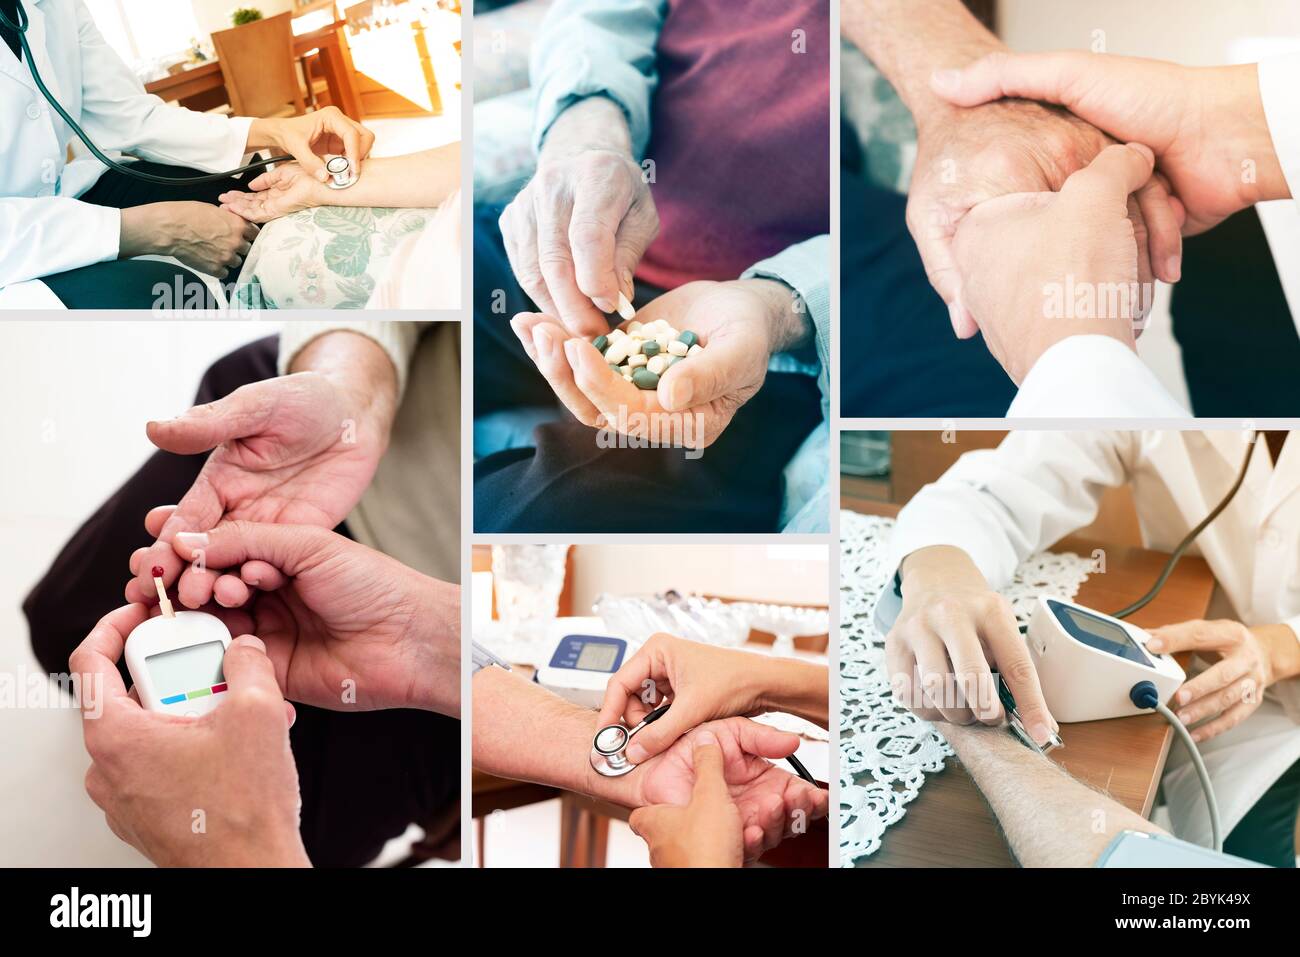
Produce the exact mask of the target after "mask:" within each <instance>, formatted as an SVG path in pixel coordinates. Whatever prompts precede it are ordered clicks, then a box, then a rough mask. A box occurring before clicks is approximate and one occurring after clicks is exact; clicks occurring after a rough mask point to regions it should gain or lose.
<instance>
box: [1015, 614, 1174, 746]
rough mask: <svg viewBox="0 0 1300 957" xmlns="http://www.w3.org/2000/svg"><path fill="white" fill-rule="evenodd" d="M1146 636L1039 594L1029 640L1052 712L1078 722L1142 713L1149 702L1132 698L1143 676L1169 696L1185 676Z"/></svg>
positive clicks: (1160, 694)
mask: <svg viewBox="0 0 1300 957" xmlns="http://www.w3.org/2000/svg"><path fill="white" fill-rule="evenodd" d="M1147 639H1148V635H1147V633H1146V632H1145V631H1143V630H1142V629H1141V628H1138V627H1137V626H1135V625H1130V624H1128V623H1127V622H1125V621H1121V620H1120V619H1118V618H1114V617H1112V616H1110V615H1104V614H1102V613H1101V612H1097V611H1093V610H1092V609H1090V608H1085V607H1084V606H1083V605H1079V604H1076V603H1075V602H1072V601H1066V600H1065V599H1062V598H1049V597H1047V596H1045V595H1040V596H1039V597H1038V601H1037V602H1036V603H1035V605H1034V610H1033V612H1032V613H1031V614H1030V617H1029V630H1028V631H1027V632H1026V634H1025V640H1026V643H1027V644H1028V645H1029V654H1030V656H1031V657H1032V658H1033V660H1034V668H1035V670H1036V671H1037V672H1038V683H1039V684H1040V685H1041V686H1042V689H1043V699H1044V700H1045V701H1046V702H1047V707H1048V709H1049V710H1050V711H1051V712H1052V716H1053V717H1055V718H1056V719H1057V720H1058V721H1066V722H1074V721H1100V720H1103V719H1105V718H1122V717H1126V716H1128V715H1133V714H1143V713H1144V712H1147V711H1150V710H1151V706H1149V705H1148V706H1146V707H1139V706H1138V704H1136V703H1135V702H1134V699H1133V689H1134V687H1135V686H1137V685H1140V684H1141V683H1142V682H1150V683H1151V684H1152V685H1154V686H1155V692H1156V696H1157V698H1158V700H1159V701H1160V702H1161V703H1164V702H1167V701H1168V700H1169V699H1170V698H1171V697H1173V694H1174V692H1175V691H1177V690H1178V687H1179V686H1180V685H1181V684H1182V683H1183V681H1184V680H1185V679H1186V677H1187V676H1186V675H1185V674H1184V673H1183V669H1182V668H1181V667H1179V665H1178V662H1176V661H1175V660H1174V659H1173V658H1172V657H1171V656H1170V655H1167V654H1164V655H1161V654H1156V653H1155V652H1152V651H1150V650H1149V649H1148V648H1147V647H1146V645H1147Z"/></svg>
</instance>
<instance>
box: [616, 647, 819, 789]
mask: <svg viewBox="0 0 1300 957" xmlns="http://www.w3.org/2000/svg"><path fill="white" fill-rule="evenodd" d="M827 686H828V675H827V672H826V669H825V668H824V667H821V666H819V665H815V664H810V663H809V662H806V661H797V660H794V659H791V658H776V657H772V656H769V655H759V654H754V653H752V652H747V651H738V650H736V649H734V648H719V647H717V646H716V645H707V644H704V643H702V642H698V641H688V640H686V639H685V638H675V637H673V636H672V635H665V634H657V635H653V636H651V638H650V640H649V641H647V642H646V643H645V644H644V645H642V646H641V648H640V649H639V650H638V651H637V653H636V654H634V655H633V656H632V657H631V658H629V659H628V660H627V661H625V662H624V663H623V666H622V667H621V668H619V669H618V671H617V672H615V673H614V674H613V675H612V676H611V677H610V679H609V684H608V685H606V687H605V700H604V702H603V703H602V705H601V709H600V717H599V718H598V719H597V720H598V723H599V724H600V726H601V727H604V726H605V725H609V724H616V723H618V722H619V721H622V722H623V723H624V724H626V725H627V726H628V727H629V728H631V727H634V726H636V725H637V724H639V723H640V721H641V719H642V718H644V717H645V716H646V714H647V712H649V711H651V710H652V709H653V708H654V707H655V706H656V705H658V704H659V703H660V702H661V701H662V700H663V699H664V698H665V697H668V698H671V699H672V707H670V708H669V709H668V710H667V711H666V712H665V713H664V715H663V717H661V718H660V719H659V720H657V721H655V722H654V723H653V724H649V725H647V726H646V727H645V728H643V729H641V730H640V731H638V732H637V735H636V737H635V738H633V739H632V743H631V744H629V745H628V748H627V756H628V759H629V760H630V761H632V762H633V763H634V764H640V763H642V762H643V761H645V760H647V759H648V758H650V757H652V756H653V755H656V754H659V753H661V752H663V751H665V750H666V749H668V748H669V747H671V746H672V744H673V742H674V741H676V740H677V739H678V738H680V737H681V736H682V735H684V734H686V733H687V732H688V731H690V730H691V729H692V728H694V727H696V726H697V725H701V724H703V723H704V722H706V721H712V720H714V719H717V718H730V717H734V716H737V715H741V716H754V715H759V714H763V713H764V712H768V711H786V712H789V713H792V714H798V715H799V716H800V717H804V718H808V719H809V720H812V721H816V722H817V723H820V724H822V725H823V726H824V725H825V724H826V721H827V717H826V708H827V697H828V691H827Z"/></svg>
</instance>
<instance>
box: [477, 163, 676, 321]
mask: <svg viewBox="0 0 1300 957" xmlns="http://www.w3.org/2000/svg"><path fill="white" fill-rule="evenodd" d="M658 232H659V214H658V213H657V212H656V211H655V204H654V200H653V199H652V198H651V196H650V186H649V184H648V183H647V182H646V180H645V177H644V176H643V174H642V171H641V168H640V167H639V166H638V165H637V164H636V162H635V161H634V160H633V159H632V157H630V156H628V155H627V154H625V153H620V152H617V151H615V150H606V149H589V150H585V151H580V152H575V153H565V154H564V155H561V156H557V157H548V155H547V154H546V152H545V151H544V152H543V156H542V158H541V160H540V161H539V164H538V167H537V173H536V174H535V175H534V176H533V178H532V180H530V181H529V183H528V185H527V186H525V187H524V188H523V189H522V190H520V192H519V194H518V195H517V196H515V198H514V200H513V201H512V202H511V203H510V205H509V206H507V207H506V209H505V211H504V212H503V213H502V214H501V237H502V239H503V240H504V241H505V247H506V254H507V255H508V256H509V258H510V266H511V269H512V270H513V271H514V274H515V278H516V279H518V281H519V285H520V286H521V287H522V288H523V290H524V292H526V293H527V294H528V297H529V298H530V299H532V301H533V303H534V304H535V305H536V306H537V307H538V308H539V309H540V310H541V311H542V312H544V313H546V314H548V315H550V316H554V317H556V319H558V321H559V322H560V324H561V325H562V326H563V327H564V328H565V329H568V330H569V332H570V333H571V334H573V335H576V336H597V335H600V334H601V333H603V332H605V331H606V330H607V328H608V323H607V322H606V319H605V317H604V315H602V311H603V312H605V313H612V312H614V311H615V310H616V309H617V308H618V294H619V293H620V292H622V293H623V295H625V296H626V297H627V299H628V301H629V302H630V301H631V300H632V298H633V286H632V274H633V272H634V271H635V270H636V267H637V264H638V263H639V262H640V261H641V257H642V256H643V255H645V251H646V249H647V247H649V245H650V243H651V242H652V241H653V240H654V238H655V236H656V235H657V234H658Z"/></svg>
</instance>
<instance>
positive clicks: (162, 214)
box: [118, 201, 257, 279]
mask: <svg viewBox="0 0 1300 957" xmlns="http://www.w3.org/2000/svg"><path fill="white" fill-rule="evenodd" d="M256 239H257V227H256V226H255V225H253V224H252V223H249V222H245V221H244V220H243V219H241V218H240V217H238V216H236V215H234V214H233V213H231V212H229V211H228V210H224V209H219V208H218V207H216V206H212V205H209V204H208V203H197V202H190V201H182V202H168V203H149V204H147V205H145V206H133V207H130V208H128V209H124V210H122V224H121V231H120V234H119V240H118V255H119V256H120V257H121V258H123V259H129V258H131V257H132V256H141V255H147V254H154V255H162V256H175V257H176V258H177V259H179V260H180V261H181V262H182V263H184V264H185V265H187V266H189V267H190V268H191V269H195V270H197V271H198V272H201V273H203V274H204V275H206V276H215V277H216V278H217V279H226V278H228V277H229V276H232V275H234V274H236V273H237V272H238V271H239V267H240V266H242V265H243V263H244V257H246V256H247V255H248V253H249V250H251V249H252V248H253V242H254V240H256Z"/></svg>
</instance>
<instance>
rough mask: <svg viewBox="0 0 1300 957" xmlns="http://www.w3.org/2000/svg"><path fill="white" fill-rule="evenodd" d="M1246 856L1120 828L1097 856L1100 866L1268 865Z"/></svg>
mask: <svg viewBox="0 0 1300 957" xmlns="http://www.w3.org/2000/svg"><path fill="white" fill-rule="evenodd" d="M1264 866H1265V865H1263V864H1257V863H1255V862H1254V861H1248V860H1246V859H1245V858H1241V857H1233V856H1232V855H1231V854H1221V853H1220V852H1218V851H1212V850H1210V849H1209V848H1206V847H1201V846H1200V845H1199V844H1192V843H1190V842H1189V841H1180V840H1179V839H1178V838H1176V837H1173V836H1171V835H1169V834H1148V833H1146V832H1144V831H1120V832H1119V833H1118V834H1116V835H1115V839H1114V840H1112V841H1111V842H1110V844H1108V845H1107V846H1106V850H1104V851H1102V853H1101V857H1099V858H1097V867H1104V868H1117V867H1174V868H1192V867H1199V868H1205V867H1210V868H1234V867H1264Z"/></svg>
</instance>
